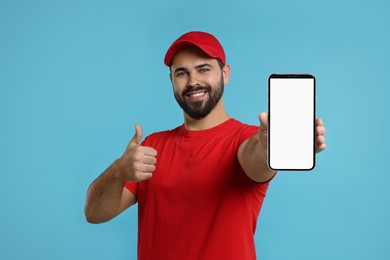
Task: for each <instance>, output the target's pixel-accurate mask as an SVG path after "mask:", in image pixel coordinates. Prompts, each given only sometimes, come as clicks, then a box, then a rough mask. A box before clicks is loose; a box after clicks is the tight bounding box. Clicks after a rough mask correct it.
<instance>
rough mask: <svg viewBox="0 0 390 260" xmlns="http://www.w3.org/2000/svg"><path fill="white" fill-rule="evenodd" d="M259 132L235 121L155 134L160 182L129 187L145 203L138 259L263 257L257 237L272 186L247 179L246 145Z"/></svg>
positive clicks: (149, 139) (153, 141) (151, 139)
mask: <svg viewBox="0 0 390 260" xmlns="http://www.w3.org/2000/svg"><path fill="white" fill-rule="evenodd" d="M257 131H258V127H256V126H248V125H245V124H242V123H241V122H239V121H237V120H235V119H229V120H227V121H225V122H224V123H222V124H220V125H218V126H216V127H214V128H211V129H207V130H202V131H189V130H186V129H185V127H184V126H180V127H178V128H176V129H174V130H171V131H164V132H159V133H155V134H152V135H150V136H149V137H147V138H146V139H145V141H144V142H143V144H142V145H144V146H150V147H153V148H154V149H156V150H157V152H158V155H157V163H156V170H155V171H154V173H153V177H152V178H150V179H149V180H146V181H142V182H139V183H130V182H127V183H126V187H127V188H128V189H129V190H130V191H131V192H132V193H133V194H134V195H135V196H136V197H137V199H138V259H140V260H143V259H169V260H173V259H186V260H187V259H202V260H205V259H213V260H215V259H225V260H228V259H246V260H247V259H256V252H255V245H254V233H255V230H256V222H257V217H258V215H259V212H260V209H261V206H262V203H263V199H264V197H265V194H266V191H267V188H268V183H262V184H261V183H256V182H254V181H252V180H251V179H250V178H249V177H247V176H246V174H245V172H244V171H243V170H242V168H241V166H240V163H239V161H238V158H237V151H238V148H239V146H240V144H241V143H242V142H243V141H244V140H246V139H248V138H249V137H251V136H253V135H254V134H256V133H257Z"/></svg>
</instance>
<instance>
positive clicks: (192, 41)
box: [164, 32, 226, 67]
mask: <svg viewBox="0 0 390 260" xmlns="http://www.w3.org/2000/svg"><path fill="white" fill-rule="evenodd" d="M187 46H196V47H198V48H200V49H201V50H202V51H204V52H205V53H206V54H207V55H209V56H210V57H212V58H216V59H220V60H221V62H222V63H223V64H225V63H226V57H225V52H224V50H223V48H222V45H221V44H220V43H219V41H218V40H217V38H215V37H214V35H211V34H209V33H206V32H188V33H185V34H183V35H182V36H180V37H179V38H178V39H177V40H176V41H175V42H174V43H172V45H171V47H169V49H168V51H167V53H166V54H165V58H164V63H165V65H167V66H168V67H169V66H171V63H172V60H173V57H174V56H175V54H176V53H177V52H178V51H180V50H181V49H183V48H184V47H187Z"/></svg>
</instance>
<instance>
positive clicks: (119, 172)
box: [111, 158, 126, 183]
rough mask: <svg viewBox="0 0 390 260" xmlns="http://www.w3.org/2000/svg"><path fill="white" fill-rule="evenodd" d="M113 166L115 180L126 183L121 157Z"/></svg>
mask: <svg viewBox="0 0 390 260" xmlns="http://www.w3.org/2000/svg"><path fill="white" fill-rule="evenodd" d="M111 168H112V175H111V176H112V177H113V178H114V179H115V180H117V181H120V182H122V183H125V182H126V178H125V177H124V174H123V169H122V166H121V158H119V159H117V160H115V162H114V163H113V164H112V165H111Z"/></svg>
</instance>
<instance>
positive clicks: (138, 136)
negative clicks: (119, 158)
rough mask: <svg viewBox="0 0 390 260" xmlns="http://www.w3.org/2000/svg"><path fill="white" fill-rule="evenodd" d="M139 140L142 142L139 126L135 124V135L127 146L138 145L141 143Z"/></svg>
mask: <svg viewBox="0 0 390 260" xmlns="http://www.w3.org/2000/svg"><path fill="white" fill-rule="evenodd" d="M141 140H142V128H141V126H140V125H138V124H136V125H135V135H134V137H133V139H131V141H130V143H129V144H132V145H139V144H140V143H141Z"/></svg>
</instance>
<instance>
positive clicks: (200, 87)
mask: <svg viewBox="0 0 390 260" xmlns="http://www.w3.org/2000/svg"><path fill="white" fill-rule="evenodd" d="M202 90H203V91H207V92H211V87H210V86H206V85H198V86H190V85H189V86H187V87H186V88H185V89H184V90H183V92H182V94H181V95H182V96H187V95H188V94H189V93H190V92H193V91H202Z"/></svg>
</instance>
